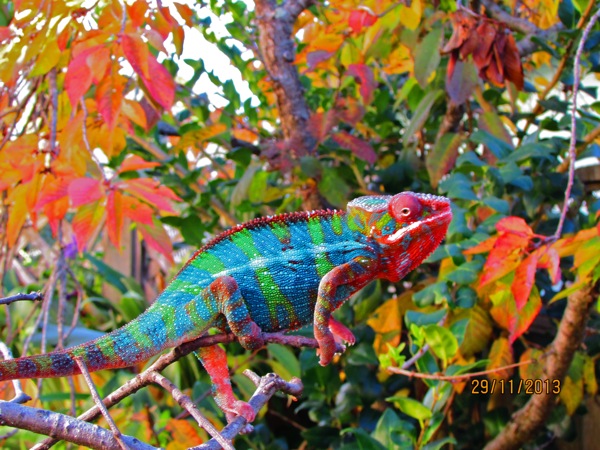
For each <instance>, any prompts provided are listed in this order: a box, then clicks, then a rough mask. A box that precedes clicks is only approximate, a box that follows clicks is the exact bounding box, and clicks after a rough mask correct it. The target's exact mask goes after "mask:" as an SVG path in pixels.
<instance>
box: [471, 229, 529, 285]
mask: <svg viewBox="0 0 600 450" xmlns="http://www.w3.org/2000/svg"><path fill="white" fill-rule="evenodd" d="M528 243H529V240H528V239H526V238H521V237H519V236H516V235H514V234H500V236H498V239H496V242H495V243H494V248H492V250H491V251H490V254H489V256H488V259H487V261H486V262H485V266H484V268H483V275H482V277H481V281H480V285H481V286H485V285H486V284H488V283H491V282H492V281H496V280H498V279H500V278H502V277H503V276H505V275H507V274H509V273H510V272H512V271H513V270H515V269H516V268H517V266H518V265H519V262H520V261H521V253H522V249H523V248H525V247H526V246H527V244H528Z"/></svg>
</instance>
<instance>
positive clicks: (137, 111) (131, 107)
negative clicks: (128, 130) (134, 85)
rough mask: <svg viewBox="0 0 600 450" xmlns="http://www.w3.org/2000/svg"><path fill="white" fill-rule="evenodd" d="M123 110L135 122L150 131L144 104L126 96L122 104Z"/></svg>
mask: <svg viewBox="0 0 600 450" xmlns="http://www.w3.org/2000/svg"><path fill="white" fill-rule="evenodd" d="M121 112H122V113H123V115H124V116H125V117H127V118H128V119H129V120H131V121H132V122H133V123H135V124H136V125H138V126H140V127H142V128H143V129H144V130H146V131H148V128H147V127H148V122H147V121H146V113H145V112H144V108H143V107H142V105H140V104H139V103H138V102H134V101H132V100H129V99H127V98H124V99H123V104H122V105H121Z"/></svg>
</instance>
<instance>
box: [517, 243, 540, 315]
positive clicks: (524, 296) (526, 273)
mask: <svg viewBox="0 0 600 450" xmlns="http://www.w3.org/2000/svg"><path fill="white" fill-rule="evenodd" d="M539 259H540V253H539V252H537V251H536V252H533V253H531V254H530V255H529V256H527V258H525V259H524V260H523V261H522V262H521V264H519V267H517V270H515V278H514V280H513V283H512V286H511V288H510V290H511V292H512V294H513V296H514V297H515V304H516V306H517V311H521V310H522V309H523V307H524V306H525V304H526V303H527V300H528V299H529V294H530V293H531V288H532V287H533V283H534V282H535V270H536V268H537V265H538V260H539Z"/></svg>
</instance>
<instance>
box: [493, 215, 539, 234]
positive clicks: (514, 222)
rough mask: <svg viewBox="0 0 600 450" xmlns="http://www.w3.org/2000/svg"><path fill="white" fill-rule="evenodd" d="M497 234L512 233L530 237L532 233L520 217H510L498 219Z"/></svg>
mask: <svg viewBox="0 0 600 450" xmlns="http://www.w3.org/2000/svg"><path fill="white" fill-rule="evenodd" d="M496 230H498V233H512V234H518V235H519V236H526V237H532V236H533V231H532V230H531V228H530V227H529V225H527V222H525V220H523V219H522V218H520V217H515V216H510V217H505V218H503V219H500V220H499V221H498V223H497V224H496Z"/></svg>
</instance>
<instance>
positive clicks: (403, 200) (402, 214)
mask: <svg viewBox="0 0 600 450" xmlns="http://www.w3.org/2000/svg"><path fill="white" fill-rule="evenodd" d="M422 213H423V205H421V202H420V201H419V199H418V198H417V197H416V196H415V195H414V194H412V193H408V192H405V193H402V194H398V195H395V196H394V197H393V198H392V200H391V201H390V214H391V215H392V217H393V218H394V219H396V220H398V221H401V222H410V221H414V220H418V219H419V217H421V215H422Z"/></svg>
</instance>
